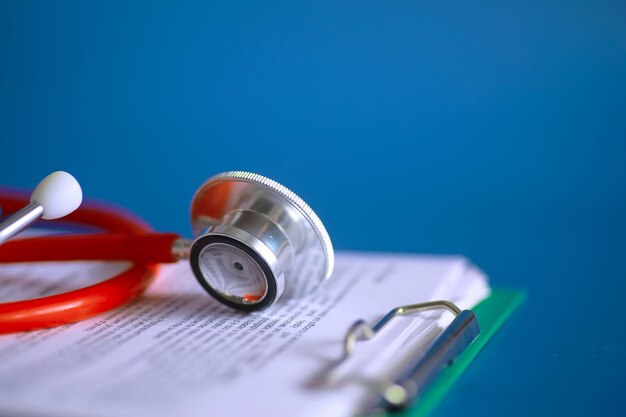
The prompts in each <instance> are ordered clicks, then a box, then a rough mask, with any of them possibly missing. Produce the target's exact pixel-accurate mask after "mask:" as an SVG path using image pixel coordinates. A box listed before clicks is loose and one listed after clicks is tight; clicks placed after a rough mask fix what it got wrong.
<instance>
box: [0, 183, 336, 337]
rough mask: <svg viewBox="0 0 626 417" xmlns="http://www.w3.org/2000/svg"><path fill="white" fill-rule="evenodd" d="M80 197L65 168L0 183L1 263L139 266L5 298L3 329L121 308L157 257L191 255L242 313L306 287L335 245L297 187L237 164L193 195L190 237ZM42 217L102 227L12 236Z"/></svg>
mask: <svg viewBox="0 0 626 417" xmlns="http://www.w3.org/2000/svg"><path fill="white" fill-rule="evenodd" d="M81 201H82V190H81V187H80V185H79V184H78V182H77V181H76V180H75V179H74V177H72V176H71V175H70V174H68V173H66V172H63V171H57V172H54V173H52V174H50V175H49V176H47V177H46V178H44V179H43V180H42V181H41V183H40V184H39V185H38V186H37V187H36V188H35V190H34V191H33V193H32V194H31V196H30V198H29V197H28V196H27V195H26V194H23V193H19V192H15V191H1V190H0V207H2V209H3V214H7V213H8V214H11V215H10V216H9V217H8V218H6V219H5V220H4V221H3V222H2V223H0V263H8V262H35V261H71V260H129V261H132V262H133V266H132V267H131V268H130V269H128V270H126V271H124V272H122V273H120V274H118V275H116V276H114V277H112V278H110V279H107V280H105V281H102V282H100V283H97V284H95V285H92V286H89V287H85V288H81V289H77V290H74V291H70V292H66V293H63V294H56V295H51V296H47V297H42V298H38V299H32V300H24V301H16V302H9V303H3V304H0V333H11V332H19V331H26V330H34V329H42V328H48V327H52V326H57V325H62V324H67V323H72V322H76V321H80V320H83V319H86V318H89V317H93V316H94V315H97V314H100V313H102V312H105V311H107V310H110V309H113V308H116V307H119V306H121V305H122V304H124V303H126V302H128V301H131V300H133V299H135V298H137V297H138V296H140V295H141V294H142V293H143V292H144V291H145V290H146V288H147V287H148V285H149V284H150V283H151V282H152V280H153V279H154V276H155V273H156V272H157V268H158V264H160V263H168V262H177V261H179V260H181V259H189V263H190V265H191V269H192V271H193V273H194V275H195V277H196V278H197V280H198V282H199V283H200V284H201V285H202V287H203V288H204V289H205V290H206V291H207V292H208V293H209V294H211V296H213V297H214V298H215V299H217V300H219V301H220V302H221V303H223V304H225V305H227V306H230V307H233V308H235V309H239V310H244V311H255V310H261V309H264V308H266V307H268V306H270V305H272V304H273V303H274V302H275V301H277V300H278V299H279V298H283V299H287V298H296V297H301V296H304V295H306V294H309V293H310V292H312V291H313V290H314V289H315V288H316V287H318V286H319V284H320V283H322V282H323V281H325V280H327V279H328V278H330V276H331V274H332V271H333V267H334V253H333V247H332V244H331V241H330V237H329V236H328V233H327V232H326V229H325V227H324V225H323V224H322V222H321V220H320V219H319V217H318V216H317V215H316V214H315V213H314V212H313V210H312V209H311V208H310V207H309V206H308V205H307V204H306V203H305V202H304V201H303V200H302V199H301V198H300V197H298V196H297V195H296V194H295V193H293V192H292V191H291V190H289V189H287V188H286V187H284V186H282V185H280V184H279V183H277V182H275V181H273V180H271V179H269V178H266V177H263V176H261V175H257V174H252V173H249V172H243V171H231V172H224V173H222V174H218V175H215V176H214V177H212V178H210V179H209V180H207V181H206V182H205V183H204V184H203V185H202V186H201V187H200V188H199V189H198V191H197V192H196V193H195V195H194V197H193V199H192V202H191V224H192V229H193V234H194V236H195V239H193V240H189V239H183V238H181V237H180V236H179V235H177V234H175V233H159V232H155V231H154V230H153V229H152V228H151V227H150V226H149V225H148V224H147V223H145V222H144V221H143V220H141V219H140V218H138V217H136V216H135V215H133V214H132V213H129V212H127V211H124V210H121V209H119V208H117V207H113V206H110V205H105V204H103V203H95V202H89V201H88V202H84V203H82V204H81ZM40 218H43V219H46V220H54V219H60V218H63V220H62V222H63V223H65V224H68V225H79V226H87V227H88V228H91V229H95V230H98V231H101V233H85V234H70V235H63V234H61V235H50V236H41V237H30V238H18V239H14V240H11V241H9V242H7V240H9V239H10V238H11V237H13V236H14V235H16V234H17V233H19V232H20V231H22V230H24V229H25V228H26V227H28V226H29V225H31V224H33V223H34V222H35V221H37V220H38V219H40ZM4 242H6V243H4Z"/></svg>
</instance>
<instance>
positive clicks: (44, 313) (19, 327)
mask: <svg viewBox="0 0 626 417" xmlns="http://www.w3.org/2000/svg"><path fill="white" fill-rule="evenodd" d="M28 202H29V197H28V195H27V194H25V193H23V192H16V191H7V190H0V207H2V210H3V214H5V215H6V214H10V213H13V212H15V211H17V210H19V209H21V208H22V207H24V206H25V205H26V204H28ZM61 223H64V224H67V225H79V226H83V227H84V226H87V227H92V228H95V229H100V230H104V231H105V232H104V233H97V234H85V235H67V236H49V237H37V238H28V239H18V240H13V241H10V242H7V243H5V244H4V245H0V263H7V262H34V261H55V260H58V261H61V260H62V261H68V260H114V259H116V260H129V261H133V262H134V265H133V267H131V268H130V269H129V270H127V271H125V272H122V273H120V274H118V275H116V276H114V277H112V278H110V279H107V280H105V281H102V282H100V283H98V284H94V285H91V286H88V287H85V288H80V289H77V290H74V291H69V292H66V293H63V294H56V295H52V296H48V297H42V298H37V299H32V300H24V301H16V302H10V303H2V304H0V334H3V333H16V332H22V331H29V330H36V329H45V328H49V327H54V326H60V325H63V324H68V323H73V322H77V321H80V320H84V319H87V318H90V317H93V316H96V315H98V314H101V313H103V312H106V311H109V310H111V309H114V308H117V307H119V306H121V305H123V304H125V303H127V302H129V301H132V300H134V299H136V298H137V297H139V296H140V295H141V294H143V292H144V291H145V290H146V288H147V287H148V285H149V284H150V283H151V282H152V280H153V279H154V276H155V274H156V272H157V269H158V263H161V262H175V261H176V260H175V259H174V258H173V257H172V255H171V248H172V243H173V242H174V240H176V239H177V238H178V235H176V234H173V233H156V232H154V231H153V229H152V228H151V227H150V226H149V225H148V224H147V223H146V222H144V221H143V220H142V219H140V218H138V217H136V216H135V215H133V214H131V213H129V212H126V211H123V210H121V209H119V208H117V207H113V206H109V205H105V204H102V203H93V202H85V203H83V204H82V205H81V207H80V208H79V209H78V210H76V211H75V212H74V213H72V214H70V215H69V216H67V217H66V218H65V219H64V221H63V222H61Z"/></svg>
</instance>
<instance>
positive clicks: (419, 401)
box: [340, 290, 526, 417]
mask: <svg viewBox="0 0 626 417" xmlns="http://www.w3.org/2000/svg"><path fill="white" fill-rule="evenodd" d="M525 298H526V293H525V292H524V291H519V290H518V291H515V290H494V291H492V294H491V295H490V296H489V297H488V298H487V299H485V300H483V301H482V302H481V303H480V304H479V305H477V306H476V307H475V308H474V309H473V310H461V309H459V308H458V307H457V306H456V305H455V304H453V303H451V302H449V301H445V300H438V301H429V302H424V303H419V304H411V305H403V306H399V307H396V308H394V309H392V310H391V311H389V312H388V313H387V314H386V315H384V316H383V317H382V318H381V319H380V320H378V321H377V322H376V323H375V324H374V325H373V326H370V325H369V324H368V323H367V322H365V321H364V320H358V321H356V322H355V323H354V324H353V325H352V326H351V327H350V329H349V330H348V332H347V334H346V337H345V340H344V355H343V357H342V359H341V360H340V361H341V362H343V361H344V360H346V359H348V358H349V357H350V356H351V355H352V354H353V352H354V350H355V348H356V346H357V341H358V340H363V339H366V340H370V339H372V338H374V337H375V336H376V334H377V333H378V332H379V331H380V330H381V329H382V328H383V327H385V326H386V325H387V323H389V322H391V321H393V320H394V319H395V318H396V317H399V316H408V315H412V314H416V313H419V312H422V311H428V310H441V309H444V310H448V311H450V312H451V313H453V314H454V315H455V318H454V320H452V322H451V323H450V324H449V325H448V326H447V327H446V328H444V329H443V331H442V332H441V334H440V335H439V336H438V337H437V338H436V339H435V340H434V341H433V342H432V344H431V345H430V346H429V347H428V348H427V349H425V351H424V352H423V353H421V354H418V355H417V356H416V357H415V358H413V359H412V360H411V361H410V362H409V364H408V365H407V366H406V367H405V369H404V370H402V371H401V372H400V375H399V376H397V377H396V378H395V379H393V380H386V382H381V384H382V385H378V388H375V389H374V391H375V392H376V394H375V395H373V398H372V399H371V401H370V402H369V405H368V406H366V408H365V409H363V410H362V411H361V413H360V414H359V415H360V416H377V417H378V416H384V415H388V416H411V417H414V416H426V415H428V414H430V412H431V411H433V410H434V409H435V407H436V406H437V404H438V403H439V402H440V401H441V400H442V399H443V397H444V396H445V394H446V393H447V392H448V391H449V390H450V389H451V388H452V385H453V384H454V382H455V381H456V380H457V379H458V378H459V377H460V376H461V374H462V373H463V371H464V370H465V369H466V368H467V367H468V366H469V364H470V363H471V361H472V360H473V359H474V358H475V357H476V355H478V353H479V352H480V351H481V350H482V348H483V347H484V346H485V345H486V344H487V342H488V341H489V340H490V339H491V338H492V337H493V336H494V335H495V333H496V331H497V330H498V329H499V328H500V327H501V326H502V325H503V324H504V323H505V322H506V320H507V319H508V318H509V317H510V316H511V315H512V314H513V313H514V312H515V310H516V309H517V308H518V307H519V306H520V305H521V304H522V303H523V301H524V300H525ZM479 322H480V324H479ZM383 381H384V380H383Z"/></svg>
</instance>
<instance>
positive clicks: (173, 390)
mask: <svg viewBox="0 0 626 417" xmlns="http://www.w3.org/2000/svg"><path fill="white" fill-rule="evenodd" d="M125 267H127V265H126V264H123V263H116V264H104V263H99V262H81V263H65V264H64V263H55V264H40V265H39V266H33V265H4V266H1V267H0V300H2V301H7V300H9V299H19V298H23V297H34V296H40V295H42V294H48V293H50V292H58V291H61V290H66V289H68V288H75V287H76V286H77V285H79V284H80V283H81V280H82V279H83V277H85V276H89V277H93V276H98V277H100V278H104V277H105V276H107V275H111V274H112V273H114V272H116V271H119V270H120V269H122V268H125ZM488 294H489V287H488V284H487V280H486V277H485V276H484V274H482V272H481V271H479V270H478V269H476V268H475V267H473V266H472V265H471V264H470V263H468V262H467V260H465V259H464V258H461V257H422V256H409V255H382V254H371V253H368V254H364V253H361V254H359V253H340V254H339V255H338V257H337V267H336V272H335V273H334V275H333V277H332V278H331V279H330V280H329V281H328V282H327V283H325V285H324V286H323V287H322V288H321V289H320V290H318V291H317V292H315V293H313V294H312V295H311V296H309V297H308V298H305V299H302V300H294V301H290V302H284V303H280V302H279V303H277V304H276V305H275V306H273V307H271V308H270V309H267V310H264V311H262V312H259V313H253V314H246V313H239V312H236V311H233V310H231V309H229V308H227V307H224V306H222V305H221V304H219V303H218V302H216V301H214V300H213V299H211V298H210V296H209V295H207V294H206V293H205V292H204V290H203V289H202V288H201V287H200V286H199V285H198V284H197V282H196V280H195V278H194V277H193V275H192V273H191V272H190V270H189V267H188V265H187V263H184V262H181V263H178V264H173V265H168V266H164V267H163V268H162V270H161V272H160V274H159V276H158V278H157V281H156V282H155V283H154V285H153V286H152V287H151V288H150V289H149V290H148V292H147V294H146V295H145V296H144V297H143V298H142V299H141V300H140V301H138V302H135V303H133V304H130V305H128V306H126V307H123V308H120V309H118V310H116V311H113V312H111V313H108V314H105V315H102V316H99V317H96V318H94V319H91V320H87V321H84V322H81V323H76V324H72V325H68V326H65V327H61V328H56V329H50V330H45V331H38V332H31V333H23V334H17V335H5V336H0V415H18V416H19V415H25V416H26V415H27V416H103V417H104V416H116V417H117V416H150V417H157V416H168V417H169V416H198V415H210V416H212V417H219V416H244V415H262V416H272V415H275V416H307V415H311V416H319V415H324V416H349V415H353V414H355V413H357V412H358V411H359V410H361V409H362V407H363V405H364V404H365V402H366V401H368V399H369V398H371V395H372V387H374V386H376V384H377V383H379V382H380V381H383V380H385V379H388V378H391V377H393V376H394V375H393V374H394V373H396V372H397V371H398V369H400V368H401V367H402V366H403V362H406V360H407V359H408V358H410V357H411V356H413V355H415V350H416V349H420V348H421V349H423V348H424V347H425V346H426V345H427V344H428V343H429V342H430V341H432V340H433V338H434V337H436V335H437V334H438V333H439V332H440V331H441V329H442V327H444V326H445V325H447V323H448V322H449V321H450V320H451V317H452V316H451V314H450V313H438V312H437V313H434V312H429V313H427V314H420V315H416V316H411V317H402V318H400V319H398V320H394V321H393V322H392V323H390V325H389V326H388V327H385V328H384V329H383V330H382V331H381V332H380V333H379V334H377V335H376V337H375V338H374V339H372V340H370V341H362V342H358V344H357V349H356V352H355V355H354V356H353V357H351V358H349V359H347V360H345V361H342V362H341V363H339V362H338V360H339V358H341V356H342V343H343V338H344V336H345V334H346V331H347V329H348V328H349V327H350V325H351V324H352V323H353V322H354V321H355V320H358V319H365V320H366V321H368V322H370V323H374V322H376V321H377V320H378V319H379V318H380V317H381V316H382V315H384V314H385V313H386V312H388V311H389V310H391V309H392V308H394V307H397V306H399V305H404V304H413V303H418V302H423V301H429V300H437V299H445V300H450V301H453V302H454V303H456V304H457V305H459V306H460V307H461V308H471V307H472V306H474V305H475V304H476V303H478V302H479V301H481V300H482V299H484V298H485V297H487V296H488Z"/></svg>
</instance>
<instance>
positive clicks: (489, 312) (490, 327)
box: [387, 289, 527, 417]
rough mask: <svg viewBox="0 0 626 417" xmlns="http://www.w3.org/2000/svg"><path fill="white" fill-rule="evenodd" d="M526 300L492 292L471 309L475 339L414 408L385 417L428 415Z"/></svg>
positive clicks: (521, 292)
mask: <svg viewBox="0 0 626 417" xmlns="http://www.w3.org/2000/svg"><path fill="white" fill-rule="evenodd" d="M526 297H527V293H526V291H524V290H508V289H493V290H492V292H491V295H490V296H489V298H487V299H486V300H484V301H482V302H481V303H480V304H478V305H477V306H476V307H474V308H473V309H472V311H473V312H474V314H476V317H477V318H478V324H479V325H480V335H479V336H478V338H477V339H476V340H475V341H474V342H473V343H472V344H471V345H470V346H469V347H468V348H467V349H466V350H465V352H463V353H462V354H461V355H460V356H459V357H458V358H457V359H456V360H455V361H454V364H452V365H450V366H448V367H447V368H446V369H444V370H443V371H442V372H441V374H440V375H439V376H438V377H437V379H436V380H435V381H434V382H433V384H432V385H431V387H430V388H429V389H428V390H427V391H426V392H425V393H424V395H423V396H422V398H421V399H420V400H419V401H418V402H417V403H416V404H415V405H413V406H412V407H411V408H409V409H407V410H404V411H401V412H395V413H388V414H387V415H388V416H389V417H400V416H402V417H425V416H427V415H429V414H431V413H432V412H433V410H434V409H435V408H436V407H437V405H439V403H440V402H441V400H443V398H444V397H445V395H446V394H447V393H448V392H449V391H450V389H451V388H452V386H453V385H454V383H455V382H456V381H457V380H458V379H459V377H460V376H461V374H462V373H463V372H464V371H465V369H466V368H467V367H468V366H469V364H470V363H471V362H472V361H473V360H474V358H475V357H476V355H478V353H479V352H480V351H481V350H482V349H483V347H485V345H486V344H487V342H489V340H490V339H491V338H492V337H493V336H494V335H495V334H496V332H497V331H498V330H499V329H500V327H502V325H504V323H505V322H506V321H507V320H508V319H509V318H510V317H511V315H512V314H513V313H514V312H515V311H516V310H517V309H518V308H519V307H520V306H521V305H522V303H523V302H524V301H525V300H526Z"/></svg>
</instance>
